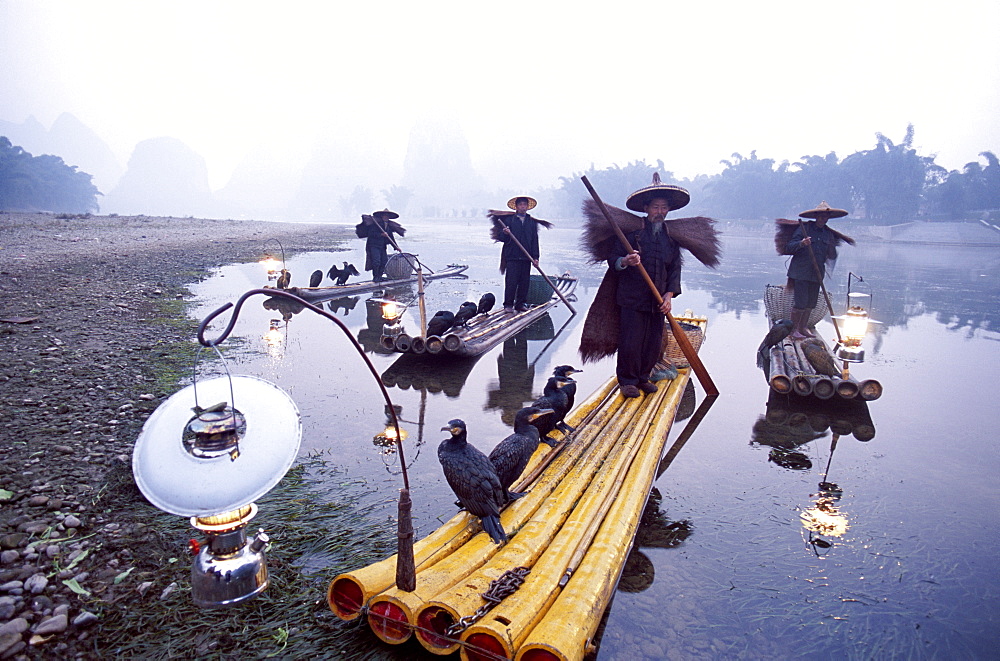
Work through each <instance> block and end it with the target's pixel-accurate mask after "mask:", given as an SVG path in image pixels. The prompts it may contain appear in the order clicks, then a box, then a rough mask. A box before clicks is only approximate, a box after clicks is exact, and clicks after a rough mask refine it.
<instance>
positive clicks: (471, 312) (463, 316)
mask: <svg viewBox="0 0 1000 661" xmlns="http://www.w3.org/2000/svg"><path fill="white" fill-rule="evenodd" d="M478 310H479V306H478V305H476V304H475V303H473V302H472V301H466V302H465V303H462V305H460V306H459V307H458V312H456V313H455V325H456V326H464V325H465V324H466V323H467V322H468V321H469V319H472V318H473V317H475V316H476V314H478Z"/></svg>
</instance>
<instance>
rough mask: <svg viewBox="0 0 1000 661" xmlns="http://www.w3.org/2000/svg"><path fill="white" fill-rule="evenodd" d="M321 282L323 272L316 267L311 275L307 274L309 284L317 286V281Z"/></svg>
mask: <svg viewBox="0 0 1000 661" xmlns="http://www.w3.org/2000/svg"><path fill="white" fill-rule="evenodd" d="M321 282H323V272H322V271H320V270H319V269H316V270H315V271H313V272H312V275H311V276H309V286H310V287H319V283H321Z"/></svg>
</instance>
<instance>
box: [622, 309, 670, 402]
mask: <svg viewBox="0 0 1000 661" xmlns="http://www.w3.org/2000/svg"><path fill="white" fill-rule="evenodd" d="M618 310H619V311H620V316H619V318H618V366H617V368H616V370H615V373H616V375H617V376H618V383H619V385H623V386H637V385H639V384H640V383H643V382H645V381H649V373H650V372H652V371H653V367H655V366H656V361H657V360H659V359H660V353H661V352H660V349H661V343H662V342H663V315H662V314H660V313H659V312H655V313H654V312H638V311H636V310H630V309H628V308H622V307H620V308H618Z"/></svg>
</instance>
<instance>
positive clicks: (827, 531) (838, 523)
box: [799, 434, 848, 555]
mask: <svg viewBox="0 0 1000 661" xmlns="http://www.w3.org/2000/svg"><path fill="white" fill-rule="evenodd" d="M839 440H840V435H839V434H833V438H832V439H831V441H830V457H829V459H827V462H826V470H825V471H824V472H823V479H822V481H821V482H820V483H819V485H818V487H819V491H817V492H816V493H814V494H811V495H810V498H812V499H813V503H812V505H811V506H810V507H808V508H806V509H805V510H803V511H802V512H801V513H800V514H799V519H800V520H801V521H802V526H803V527H804V528H805V530H806V533H807V535H808V536H807V539H806V542H807V544H809V546H810V547H811V548H812V549H813V552H815V553H816V554H817V555H825V553H826V552H827V551H829V549H830V548H832V547H833V542H832V541H831V539H830V538H833V537H843V536H844V534H846V533H847V528H848V518H847V514H846V513H845V512H844V511H843V510H842V509H841V508H840V505H839V503H840V498H841V496H843V495H844V492H843V490H842V489H841V488H840V486H839V485H837V484H836V483H834V482H830V481H829V479H830V478H829V475H830V465H831V464H832V463H833V453H834V452H835V451H836V449H837V443H838V441H839Z"/></svg>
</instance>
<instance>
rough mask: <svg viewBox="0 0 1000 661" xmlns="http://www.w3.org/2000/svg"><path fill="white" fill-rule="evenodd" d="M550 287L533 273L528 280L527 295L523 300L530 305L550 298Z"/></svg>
mask: <svg viewBox="0 0 1000 661" xmlns="http://www.w3.org/2000/svg"><path fill="white" fill-rule="evenodd" d="M552 294H553V291H552V287H551V286H550V285H549V283H547V282H545V278H543V277H542V276H540V275H533V276H531V277H530V278H529V282H528V295H527V296H526V297H525V300H526V301H527V302H528V303H530V304H531V305H539V304H541V303H544V302H546V301H548V300H549V299H550V298H552Z"/></svg>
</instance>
